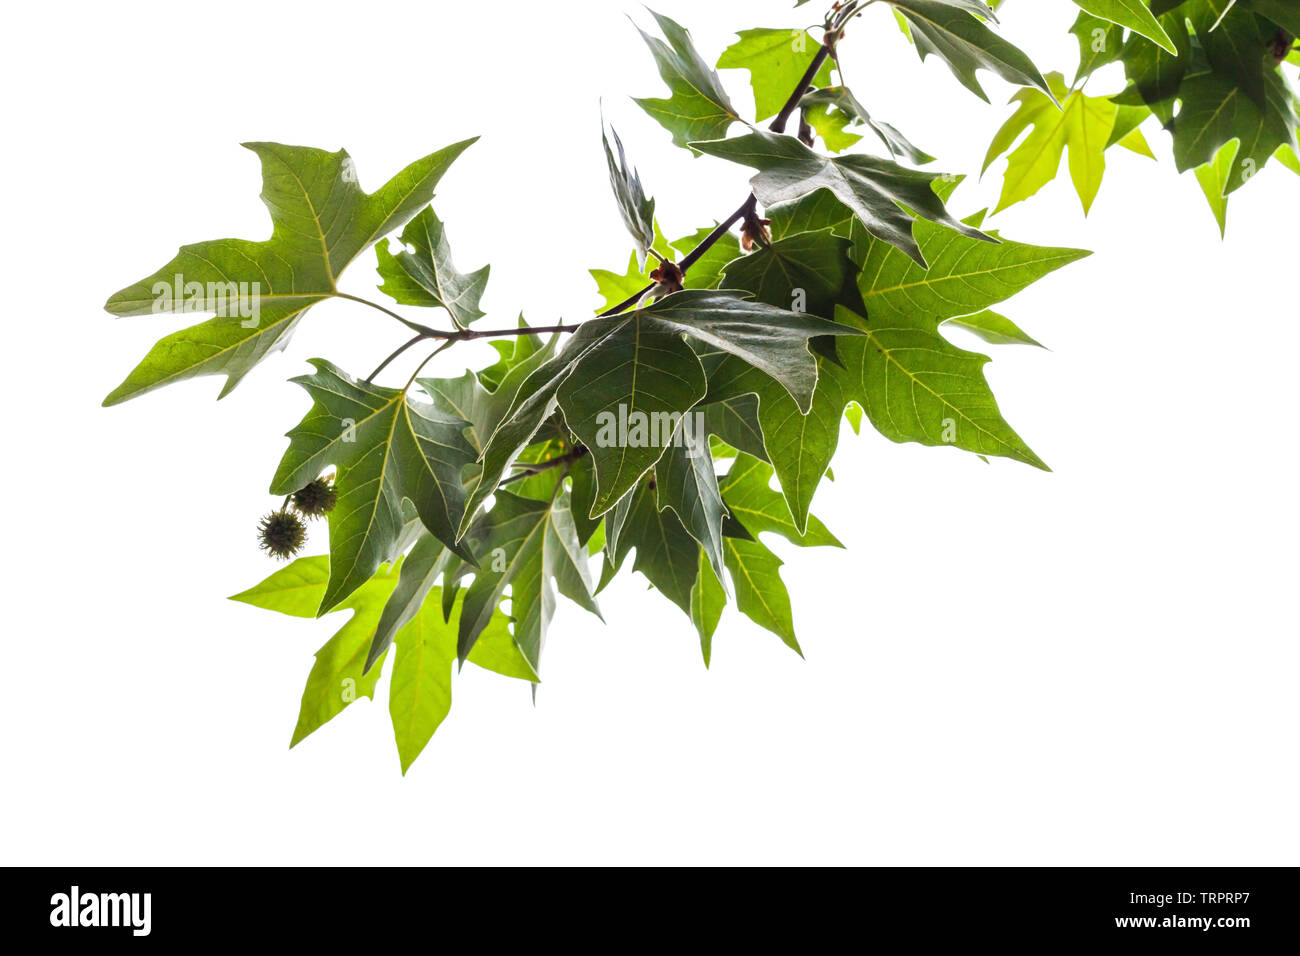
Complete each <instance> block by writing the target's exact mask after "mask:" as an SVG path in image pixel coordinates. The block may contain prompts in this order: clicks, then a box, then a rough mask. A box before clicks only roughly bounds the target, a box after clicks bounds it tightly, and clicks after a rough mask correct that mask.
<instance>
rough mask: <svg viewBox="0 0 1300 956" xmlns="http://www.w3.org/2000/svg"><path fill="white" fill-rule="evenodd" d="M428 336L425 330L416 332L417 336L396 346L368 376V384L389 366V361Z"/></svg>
mask: <svg viewBox="0 0 1300 956" xmlns="http://www.w3.org/2000/svg"><path fill="white" fill-rule="evenodd" d="M427 338H428V336H427V335H425V334H424V333H423V332H417V333H416V334H415V338H412V339H408V340H407V341H405V342H403V343H402V344H401V345H399V346H398V347H397V348H395V349H394V350H393V351H392V353H391V354H389V356H388V358H386V359H384V360H383V361H382V362H380V363H379V365H378V366H377V367H376V368H375V370H374V371H373V372H371V373H370V374H369V375H367V376H366V384H367V385H369V384H370V383H371V382H373V381H374V380H375V376H376V375H378V374H379V373H380V372H382V371H383V370H384V369H386V368H388V365H389V363H390V362H392V361H393V359H395V358H397V357H398V356H399V355H401V354H402V353H403V352H405V351H406V350H407V349H409V348H410V347H411V346H412V345H417V344H419V343H420V342H423V341H424V340H425V339H427Z"/></svg>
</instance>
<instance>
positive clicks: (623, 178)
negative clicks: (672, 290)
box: [600, 123, 655, 268]
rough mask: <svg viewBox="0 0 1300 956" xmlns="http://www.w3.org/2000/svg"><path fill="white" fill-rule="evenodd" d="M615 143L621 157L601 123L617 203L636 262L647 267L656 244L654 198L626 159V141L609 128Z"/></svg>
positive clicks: (601, 139) (611, 185)
mask: <svg viewBox="0 0 1300 956" xmlns="http://www.w3.org/2000/svg"><path fill="white" fill-rule="evenodd" d="M610 133H611V134H612V135H613V137H614V145H615V147H616V148H617V149H618V158H617V159H615V158H614V152H613V150H611V149H610V148H609V137H607V136H606V135H605V130H604V124H603V123H602V124H601V131H600V141H601V143H602V144H603V145H604V147H605V162H606V164H607V165H608V166H609V184H610V187H611V188H612V189H613V190H614V198H615V200H617V202H618V211H619V213H620V214H621V215H622V217H623V224H624V225H625V226H627V231H628V232H629V233H631V234H632V238H633V239H634V240H636V253H637V265H638V266H640V267H642V268H644V267H645V259H646V255H647V254H648V253H649V251H650V249H651V248H652V247H653V246H654V244H655V201H654V200H653V199H649V198H647V197H646V194H645V187H643V186H642V185H641V177H640V175H639V174H638V173H637V171H636V170H635V169H633V168H632V166H631V165H630V164H629V163H628V161H627V154H626V153H625V152H624V151H623V141H622V140H621V139H619V138H618V133H616V132H615V131H614V129H613V128H612V127H611V128H610Z"/></svg>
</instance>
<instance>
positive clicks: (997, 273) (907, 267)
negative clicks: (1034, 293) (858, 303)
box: [854, 223, 1091, 320]
mask: <svg viewBox="0 0 1300 956" xmlns="http://www.w3.org/2000/svg"><path fill="white" fill-rule="evenodd" d="M917 238H918V240H919V242H920V244H921V248H922V249H923V250H924V251H925V255H926V258H927V259H929V261H930V268H929V269H928V270H926V269H923V268H921V267H919V266H917V264H916V263H915V262H914V261H912V260H911V259H910V258H908V257H907V256H905V255H903V254H902V253H901V252H899V251H898V250H897V249H895V248H894V247H893V246H891V245H889V244H888V243H885V242H880V241H879V240H877V239H875V238H873V237H870V236H867V235H866V234H865V232H864V231H863V230H862V229H861V227H858V228H857V229H856V230H855V233H854V240H855V246H854V257H855V258H856V260H857V261H858V263H859V264H860V265H861V267H862V268H861V273H860V276H861V279H860V286H861V291H862V298H863V300H864V301H865V302H866V306H867V315H868V316H871V317H872V318H875V317H877V316H882V317H883V316H888V315H906V314H920V315H926V316H931V317H933V318H934V319H936V320H943V319H949V318H954V317H957V316H963V315H973V314H975V313H976V312H982V311H983V310H985V309H987V308H989V307H990V306H993V305H996V304H997V303H999V302H1001V301H1003V300H1005V299H1009V298H1010V297H1011V296H1013V295H1015V294H1016V293H1017V292H1019V291H1021V290H1022V289H1025V288H1027V287H1028V286H1030V285H1032V284H1033V283H1034V282H1036V281H1038V280H1039V279H1041V278H1042V277H1043V276H1045V275H1047V274H1049V273H1051V272H1054V271H1056V270H1057V269H1059V268H1061V267H1062V266H1065V265H1069V264H1070V263H1071V262H1075V261H1077V260H1079V259H1082V258H1084V257H1085V256H1088V255H1090V254H1091V253H1089V252H1086V251H1085V250H1082V249H1068V248H1052V247H1047V246H1031V245H1027V244H1025V243H1020V242H1014V241H1012V240H1010V239H1006V238H1002V237H999V238H1000V242H999V243H998V245H990V244H989V243H984V242H976V241H974V240H972V239H968V238H966V237H965V236H963V235H960V234H958V233H955V232H953V231H952V230H950V229H944V228H942V227H941V226H933V225H930V224H929V223H918V224H917Z"/></svg>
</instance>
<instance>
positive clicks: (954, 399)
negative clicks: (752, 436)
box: [769, 309, 1048, 471]
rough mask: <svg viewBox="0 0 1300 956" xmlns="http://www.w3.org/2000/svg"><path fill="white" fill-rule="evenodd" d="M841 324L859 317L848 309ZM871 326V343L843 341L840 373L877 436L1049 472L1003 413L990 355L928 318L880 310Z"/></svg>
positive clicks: (846, 389) (868, 338) (868, 328)
mask: <svg viewBox="0 0 1300 956" xmlns="http://www.w3.org/2000/svg"><path fill="white" fill-rule="evenodd" d="M841 321H844V322H853V321H858V320H857V318H856V317H855V316H854V315H853V314H852V313H851V312H849V311H848V310H846V309H841ZM863 328H864V329H865V330H866V333H867V334H866V337H865V339H856V338H855V339H846V340H844V341H843V343H842V344H841V346H840V350H839V352H840V359H841V361H842V362H843V365H844V368H843V371H842V372H840V373H839V374H841V375H843V377H844V380H845V385H844V395H845V397H846V398H851V399H852V400H853V401H855V402H857V403H858V404H859V405H860V406H862V409H863V411H865V412H866V414H867V417H868V418H870V419H871V424H872V425H873V426H874V427H875V429H876V431H878V432H880V433H881V434H882V435H884V436H885V437H886V438H888V439H889V440H891V441H896V442H919V443H920V444H922V445H933V446H943V445H951V446H953V447H955V448H962V449H964V450H966V451H970V452H974V453H975V454H978V455H998V456H1001V457H1004V458H1013V459H1015V460H1016V461H1021V462H1024V463H1025V464H1028V465H1033V466H1034V467H1035V468H1041V469H1043V470H1044V471H1046V470H1048V468H1047V465H1045V464H1044V463H1043V461H1042V459H1040V458H1039V457H1038V456H1037V455H1036V454H1034V452H1033V451H1032V450H1031V449H1030V448H1029V446H1028V445H1026V444H1025V442H1024V440H1023V439H1021V438H1020V436H1019V435H1017V434H1016V433H1015V431H1013V430H1012V428H1011V426H1010V425H1008V424H1007V422H1006V420H1005V419H1004V418H1003V417H1002V413H1001V412H1000V411H999V410H998V404H997V400H996V399H994V397H993V392H992V390H991V389H990V388H989V385H988V381H987V380H986V379H985V378H984V372H983V368H984V365H985V364H986V363H987V362H988V357H987V356H985V355H980V354H978V353H976V352H967V351H966V350H964V349H960V348H958V347H957V346H955V345H953V344H952V343H950V342H949V341H948V340H947V339H945V338H944V337H943V336H942V335H940V334H939V331H938V328H937V323H936V322H935V321H934V320H933V319H932V318H929V317H927V316H925V315H924V314H922V313H917V312H904V313H872V315H871V317H870V318H869V319H867V320H866V321H865V322H863ZM770 451H771V448H770V447H769V452H770Z"/></svg>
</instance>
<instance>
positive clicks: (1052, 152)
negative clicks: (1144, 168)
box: [981, 73, 1151, 215]
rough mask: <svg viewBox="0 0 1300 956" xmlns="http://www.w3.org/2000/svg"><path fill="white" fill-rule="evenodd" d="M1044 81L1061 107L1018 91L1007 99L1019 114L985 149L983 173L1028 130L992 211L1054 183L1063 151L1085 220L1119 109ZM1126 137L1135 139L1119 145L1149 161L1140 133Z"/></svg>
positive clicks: (1058, 81)
mask: <svg viewBox="0 0 1300 956" xmlns="http://www.w3.org/2000/svg"><path fill="white" fill-rule="evenodd" d="M1047 82H1048V85H1049V86H1050V87H1051V89H1052V91H1053V93H1054V94H1055V96H1056V99H1057V100H1058V101H1060V105H1059V106H1058V105H1057V103H1056V102H1053V100H1052V99H1051V98H1049V97H1047V96H1045V95H1043V94H1042V93H1040V92H1038V91H1037V90H1031V89H1024V90H1021V91H1020V92H1019V93H1017V94H1016V95H1015V96H1013V97H1012V98H1011V101H1012V102H1019V103H1020V107H1019V109H1017V110H1016V112H1015V114H1014V115H1013V116H1012V117H1011V118H1010V119H1009V120H1007V122H1006V124H1005V125H1004V126H1003V127H1002V128H1001V129H1000V130H998V132H997V135H996V136H995V137H994V138H993V142H992V143H991V144H989V149H988V153H987V154H986V155H985V157H984V167H983V169H982V170H981V172H983V171H986V170H987V169H988V168H989V166H991V165H992V164H993V162H994V160H996V159H997V158H998V157H999V156H1000V155H1002V153H1004V152H1005V151H1006V150H1007V149H1009V148H1010V146H1011V144H1012V143H1014V142H1015V141H1016V139H1017V138H1019V137H1020V135H1021V134H1022V133H1024V131H1025V130H1026V129H1028V130H1029V135H1028V136H1026V137H1025V138H1024V141H1023V142H1021V144H1020V145H1019V146H1017V147H1016V148H1015V149H1014V150H1012V152H1011V155H1010V156H1009V157H1008V159H1007V171H1006V173H1005V175H1004V176H1003V179H1002V196H1001V198H1000V199H999V200H998V206H997V209H995V210H994V212H1000V211H1002V210H1003V209H1006V208H1007V207H1008V206H1010V205H1012V204H1014V203H1018V202H1021V201H1022V200H1025V199H1028V198H1029V197H1030V196H1032V195H1034V193H1036V192H1038V190H1040V189H1042V188H1043V186H1045V185H1047V184H1048V183H1049V182H1051V181H1052V180H1053V179H1055V178H1056V172H1057V169H1059V168H1060V165H1061V157H1062V156H1063V155H1065V153H1066V151H1067V150H1068V151H1069V166H1070V178H1071V180H1073V182H1074V188H1075V191H1076V192H1077V193H1078V194H1079V200H1080V202H1082V203H1083V211H1084V214H1085V215H1087V213H1088V210H1089V209H1091V208H1092V201H1093V200H1094V199H1095V198H1096V196H1097V190H1098V189H1099V188H1100V187H1101V179H1102V176H1103V175H1104V174H1105V171H1106V157H1105V150H1106V146H1107V144H1108V143H1109V142H1110V135H1111V131H1112V130H1113V129H1114V126H1115V120H1116V117H1117V115H1118V111H1119V108H1118V107H1117V106H1116V105H1115V104H1114V103H1112V102H1111V101H1110V100H1109V99H1107V98H1106V97H1101V96H1086V95H1084V94H1083V93H1082V92H1080V91H1078V90H1075V91H1073V92H1071V91H1070V90H1068V89H1067V88H1066V86H1065V78H1064V77H1062V76H1061V74H1060V73H1049V74H1047ZM1129 135H1135V136H1136V139H1134V140H1132V141H1125V140H1121V141H1120V142H1121V143H1123V144H1124V145H1126V146H1130V147H1131V148H1132V149H1133V150H1134V152H1139V153H1144V154H1145V155H1147V156H1151V151H1150V149H1149V148H1147V145H1146V141H1145V139H1143V138H1142V134H1141V133H1140V132H1137V131H1136V130H1132V131H1130V134H1129Z"/></svg>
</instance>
